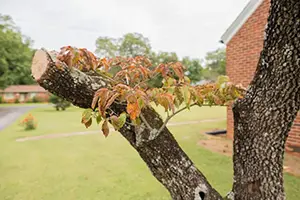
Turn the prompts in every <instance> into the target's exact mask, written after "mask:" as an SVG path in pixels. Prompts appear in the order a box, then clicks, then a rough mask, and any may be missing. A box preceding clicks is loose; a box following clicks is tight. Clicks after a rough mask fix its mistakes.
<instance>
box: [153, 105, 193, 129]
mask: <svg viewBox="0 0 300 200" xmlns="http://www.w3.org/2000/svg"><path fill="white" fill-rule="evenodd" d="M196 105H198V104H197V103H194V104H191V105H190V106H189V107H188V106H185V107H184V108H181V109H179V110H177V111H176V112H174V113H173V114H172V115H170V116H168V117H167V119H166V120H165V122H164V124H163V125H162V126H161V127H160V129H159V130H158V132H157V135H159V134H160V133H161V132H162V131H163V129H164V128H165V127H166V125H167V123H168V122H169V121H170V119H172V117H174V116H175V115H176V114H178V113H180V112H181V111H184V110H185V109H187V108H190V107H193V106H196Z"/></svg>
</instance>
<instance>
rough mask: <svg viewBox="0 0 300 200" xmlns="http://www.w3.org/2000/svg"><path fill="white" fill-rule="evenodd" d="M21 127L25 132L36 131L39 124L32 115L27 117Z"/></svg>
mask: <svg viewBox="0 0 300 200" xmlns="http://www.w3.org/2000/svg"><path fill="white" fill-rule="evenodd" d="M20 125H21V126H23V127H24V128H25V130H34V129H36V128H37V122H36V120H35V118H34V117H33V116H32V115H31V114H29V115H27V116H26V117H25V118H24V119H23V120H22V121H21V123H20Z"/></svg>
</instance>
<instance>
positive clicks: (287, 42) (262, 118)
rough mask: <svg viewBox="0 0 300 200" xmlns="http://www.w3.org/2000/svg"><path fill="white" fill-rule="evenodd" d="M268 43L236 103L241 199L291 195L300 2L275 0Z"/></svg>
mask: <svg viewBox="0 0 300 200" xmlns="http://www.w3.org/2000/svg"><path fill="white" fill-rule="evenodd" d="M270 13H271V14H270V16H269V19H268V25H267V29H266V33H265V34H266V35H265V36H266V39H265V42H264V48H263V51H262V53H261V56H260V61H259V64H258V67H257V70H256V74H255V77H254V79H253V81H252V82H251V84H250V87H249V89H248V91H247V94H246V96H245V97H244V98H243V99H240V100H238V101H237V102H235V104H234V106H233V113H234V155H233V162H234V184H233V192H234V196H235V199H237V200H240V199H251V200H252V199H253V200H254V199H285V193H284V187H283V173H282V170H283V157H284V148H285V141H286V138H287V136H288V132H289V130H290V128H291V125H292V122H293V120H294V119H295V117H296V115H297V112H298V110H299V108H300V93H299V92H300V1H299V0H272V1H271V10H270Z"/></svg>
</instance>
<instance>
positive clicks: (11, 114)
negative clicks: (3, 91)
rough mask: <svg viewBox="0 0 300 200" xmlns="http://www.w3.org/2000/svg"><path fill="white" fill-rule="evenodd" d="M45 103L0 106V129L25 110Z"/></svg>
mask: <svg viewBox="0 0 300 200" xmlns="http://www.w3.org/2000/svg"><path fill="white" fill-rule="evenodd" d="M41 106H47V105H28V106H26V105H24V106H11V107H10V106H9V107H0V131H1V130H2V129H4V128H5V127H7V126H8V125H10V124H11V123H13V122H14V121H15V120H16V119H18V117H20V116H21V115H22V114H24V113H26V112H27V111H29V110H31V109H33V108H37V107H41Z"/></svg>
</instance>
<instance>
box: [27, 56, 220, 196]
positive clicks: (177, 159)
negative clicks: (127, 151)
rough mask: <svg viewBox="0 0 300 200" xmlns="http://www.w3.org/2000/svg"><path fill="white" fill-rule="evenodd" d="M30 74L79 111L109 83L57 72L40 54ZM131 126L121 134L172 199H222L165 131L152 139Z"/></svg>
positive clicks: (153, 121) (154, 121)
mask: <svg viewBox="0 0 300 200" xmlns="http://www.w3.org/2000/svg"><path fill="white" fill-rule="evenodd" d="M32 74H33V76H34V78H35V79H36V80H37V82H38V83H39V84H40V85H41V86H42V87H44V88H45V89H46V90H48V91H50V92H52V93H54V94H56V95H57V96H59V97H62V98H64V99H66V100H68V101H70V102H72V103H73V104H74V105H76V106H79V107H81V108H90V107H91V104H92V99H93V96H94V93H95V92H96V91H97V90H98V89H99V88H101V87H109V80H106V79H105V78H103V77H99V76H91V75H88V74H86V73H83V72H81V71H79V70H77V69H74V68H69V67H67V66H66V65H64V64H63V63H62V67H61V68H60V69H58V68H57V67H56V66H55V65H54V62H53V61H52V60H51V58H50V57H49V54H48V53H47V52H45V51H43V50H38V51H37V52H36V53H35V56H34V58H33V65H32ZM112 109H113V111H114V112H116V113H119V114H120V113H122V112H123V111H125V110H126V107H125V106H124V105H122V104H118V103H114V104H113V105H112ZM142 113H143V116H144V118H145V119H146V120H147V122H148V123H149V124H150V126H151V127H152V128H153V129H156V130H159V128H160V127H161V126H162V125H163V121H162V119H161V118H160V117H159V115H158V114H157V113H156V112H155V111H154V110H153V109H152V108H147V109H144V110H143V111H142ZM127 120H128V122H129V119H127ZM130 124H131V123H128V124H125V125H124V126H123V127H122V128H121V130H120V133H121V134H122V135H123V136H124V137H125V138H126V139H127V140H128V141H129V143H130V144H131V145H132V147H133V148H134V149H135V150H136V151H137V152H138V153H139V155H140V156H141V158H142V159H143V160H144V161H145V163H146V164H147V166H148V167H149V169H150V171H151V172H152V174H153V175H154V176H155V177H156V178H157V180H158V181H159V182H161V183H162V184H163V185H164V186H165V187H166V188H167V189H168V191H169V192H170V195H171V196H172V199H178V200H191V199H195V200H203V199H206V200H218V199H222V198H221V196H220V195H219V194H218V193H217V192H216V191H215V190H214V189H213V188H212V187H211V186H210V184H209V183H208V182H207V180H206V178H205V177H204V176H203V175H202V173H201V172H200V171H199V170H198V169H197V168H196V167H195V165H194V163H193V162H192V161H191V160H190V159H189V158H188V156H187V155H186V154H185V153H184V151H183V150H182V149H181V148H180V146H179V145H178V143H177V142H176V140H175V139H174V137H173V135H172V134H171V133H170V132H169V130H168V129H167V128H164V130H163V131H162V132H161V133H160V134H159V135H158V136H157V137H156V138H154V137H153V136H152V135H151V134H150V131H149V130H148V129H146V128H145V126H144V125H143V124H142V125H141V127H140V128H136V127H134V126H132V125H130Z"/></svg>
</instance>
